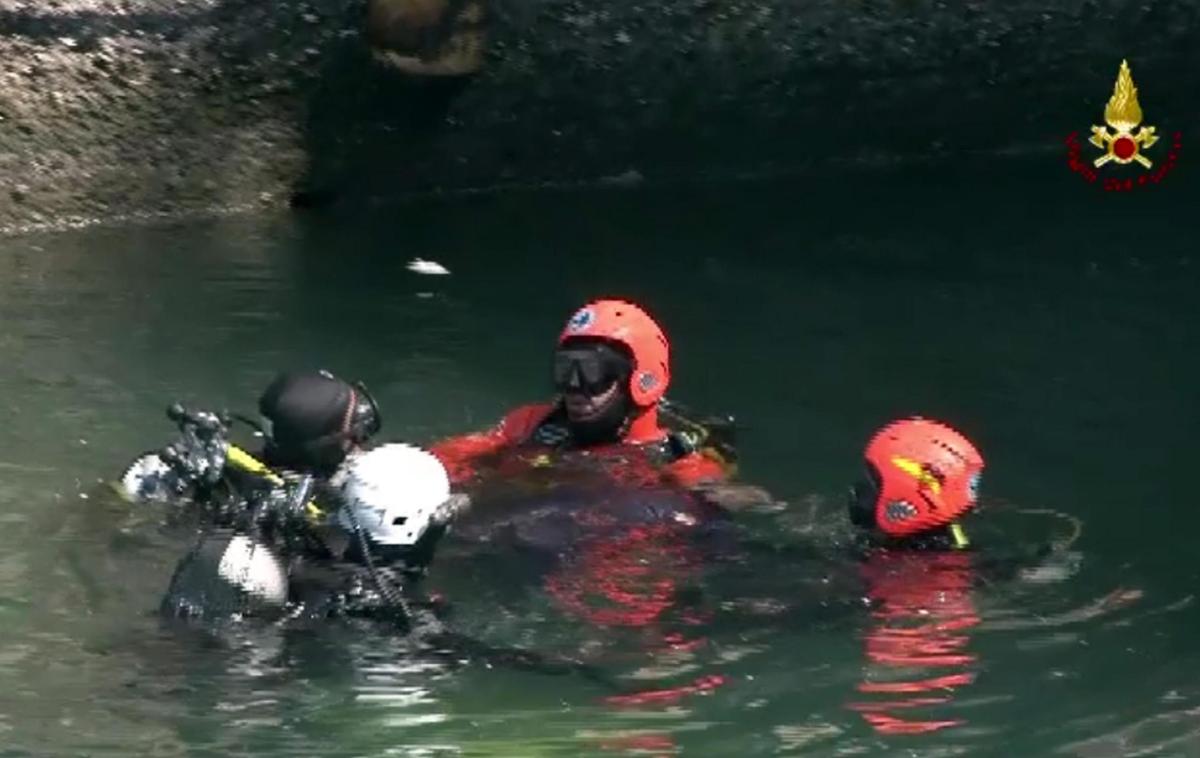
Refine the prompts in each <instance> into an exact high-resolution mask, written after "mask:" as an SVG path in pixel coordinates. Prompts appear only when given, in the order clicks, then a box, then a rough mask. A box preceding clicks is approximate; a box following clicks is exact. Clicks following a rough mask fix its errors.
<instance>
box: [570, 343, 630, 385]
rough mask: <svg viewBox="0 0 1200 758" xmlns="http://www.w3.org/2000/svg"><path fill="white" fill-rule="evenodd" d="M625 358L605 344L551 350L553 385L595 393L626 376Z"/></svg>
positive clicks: (627, 366) (628, 367) (626, 359)
mask: <svg viewBox="0 0 1200 758" xmlns="http://www.w3.org/2000/svg"><path fill="white" fill-rule="evenodd" d="M629 372H630V365H629V359H628V358H627V357H625V355H624V354H622V353H621V352H620V351H619V350H616V349H615V348H612V347H609V346H608V345H605V344H590V345H580V346H578V347H564V348H560V349H558V350H556V351H554V386H555V387H556V388H557V389H558V391H559V392H582V393H583V394H586V395H589V396H594V395H599V394H601V393H603V392H605V391H606V390H608V389H609V388H610V387H612V386H613V384H614V383H615V382H618V381H620V380H622V379H625V378H627V377H628V376H629Z"/></svg>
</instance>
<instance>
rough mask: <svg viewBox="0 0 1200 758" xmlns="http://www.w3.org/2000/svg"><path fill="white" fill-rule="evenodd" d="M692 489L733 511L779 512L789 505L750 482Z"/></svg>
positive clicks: (706, 485) (718, 484) (710, 500)
mask: <svg viewBox="0 0 1200 758" xmlns="http://www.w3.org/2000/svg"><path fill="white" fill-rule="evenodd" d="M692 491H693V492H695V493H696V494H698V495H699V496H700V497H701V498H703V499H704V500H705V501H706V502H709V503H712V504H713V505H715V506H717V507H719V508H723V509H725V510H727V511H730V512H732V513H744V512H753V513H777V512H779V511H781V510H783V509H784V508H785V507H787V504H786V503H783V502H781V501H779V500H776V499H775V498H774V496H772V495H771V493H770V492H767V491H766V490H765V489H763V488H762V487H755V486H753V485H750V484H731V483H715V484H704V485H700V486H697V487H695V488H693V490H692Z"/></svg>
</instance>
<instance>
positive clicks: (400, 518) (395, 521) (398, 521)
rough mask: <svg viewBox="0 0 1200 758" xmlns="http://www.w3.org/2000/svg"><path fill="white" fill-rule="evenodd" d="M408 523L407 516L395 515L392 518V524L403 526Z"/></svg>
mask: <svg viewBox="0 0 1200 758" xmlns="http://www.w3.org/2000/svg"><path fill="white" fill-rule="evenodd" d="M406 523H408V516H397V517H396V518H394V519H392V526H404V525H405V524H406Z"/></svg>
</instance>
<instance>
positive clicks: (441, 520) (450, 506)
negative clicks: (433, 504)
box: [430, 492, 471, 526]
mask: <svg viewBox="0 0 1200 758" xmlns="http://www.w3.org/2000/svg"><path fill="white" fill-rule="evenodd" d="M470 507H471V496H470V495H468V494H466V493H465V492H459V493H456V494H454V495H451V496H450V497H449V498H448V499H447V500H446V502H444V503H442V504H441V505H440V506H438V508H437V510H436V511H434V513H433V517H432V518H431V519H430V521H432V522H433V524H434V525H436V526H445V525H446V524H449V523H450V522H451V521H454V519H456V518H458V517H459V516H461V515H462V514H463V513H466V512H467V510H468V509H469V508H470Z"/></svg>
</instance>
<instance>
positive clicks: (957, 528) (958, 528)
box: [950, 521, 971, 550]
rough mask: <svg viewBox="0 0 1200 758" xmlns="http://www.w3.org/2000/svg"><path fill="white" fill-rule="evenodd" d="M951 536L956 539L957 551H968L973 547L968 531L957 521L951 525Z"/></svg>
mask: <svg viewBox="0 0 1200 758" xmlns="http://www.w3.org/2000/svg"><path fill="white" fill-rule="evenodd" d="M950 536H951V537H952V538H953V539H954V549H955V550H966V549H967V548H968V547H970V546H971V540H970V539H968V538H967V532H966V530H965V529H963V528H962V524H960V523H958V522H957V521H953V522H951V524H950Z"/></svg>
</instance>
